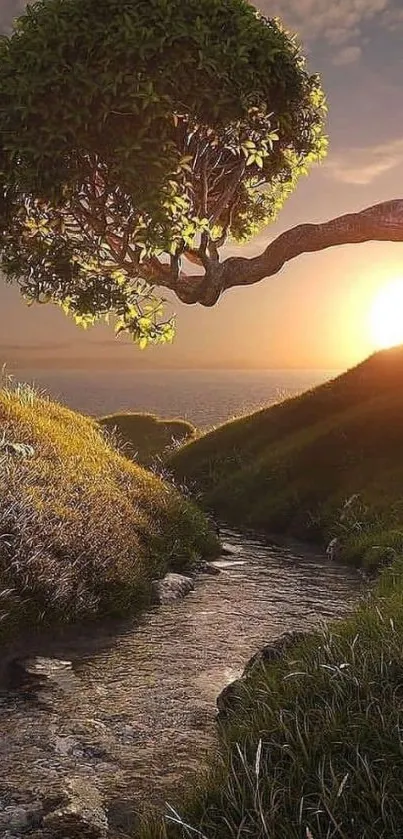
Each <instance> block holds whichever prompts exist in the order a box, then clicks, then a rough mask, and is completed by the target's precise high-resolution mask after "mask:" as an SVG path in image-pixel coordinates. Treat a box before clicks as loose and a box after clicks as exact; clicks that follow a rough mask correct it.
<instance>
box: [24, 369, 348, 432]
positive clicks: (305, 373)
mask: <svg viewBox="0 0 403 839" xmlns="http://www.w3.org/2000/svg"><path fill="white" fill-rule="evenodd" d="M339 372H340V371H337V370H141V371H138V370H136V371H133V372H127V371H124V372H123V371H122V372H111V371H110V370H109V371H105V372H100V371H96V372H94V371H88V370H86V371H83V370H68V371H66V370H63V371H57V372H56V371H53V370H52V371H49V370H19V371H18V380H19V381H27V382H30V383H34V384H35V385H36V386H37V387H38V388H40V389H43V390H45V391H46V392H47V393H48V394H49V395H50V396H51V397H52V398H53V399H57V400H58V401H60V402H62V403H64V404H65V405H67V406H69V407H70V408H73V409H74V410H77V411H81V412H83V413H85V414H90V415H92V416H102V415H104V414H109V413H115V412H119V411H144V412H149V413H152V414H157V415H158V416H160V417H164V418H169V417H182V418H183V419H187V420H189V421H190V422H192V423H193V424H194V425H196V426H197V427H198V428H200V429H206V428H211V427H213V426H215V425H218V424H219V423H222V422H225V421H226V420H229V419H232V418H233V417H238V416H241V415H243V414H247V413H250V412H251V411H255V410H257V409H259V408H262V407H265V406H268V405H272V404H274V403H275V402H279V401H281V400H283V399H286V398H287V397H289V396H294V395H296V394H298V393H301V392H302V391H304V390H308V389H309V388H311V387H314V386H315V385H317V384H320V383H322V382H324V381H326V380H328V379H331V378H334V376H336V375H337V374H338V373H339Z"/></svg>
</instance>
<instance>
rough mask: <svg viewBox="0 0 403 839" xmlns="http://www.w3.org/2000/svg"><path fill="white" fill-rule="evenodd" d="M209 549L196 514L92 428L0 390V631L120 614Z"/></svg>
mask: <svg viewBox="0 0 403 839" xmlns="http://www.w3.org/2000/svg"><path fill="white" fill-rule="evenodd" d="M215 550H216V542H215V537H214V536H213V535H212V534H211V533H210V531H209V528H208V524H207V522H206V520H205V518H204V517H203V515H202V514H201V513H200V512H199V511H198V510H197V509H196V508H195V507H194V506H193V505H192V504H191V503H190V502H188V501H187V500H186V499H184V498H183V497H182V496H181V495H180V494H179V492H177V491H176V490H175V489H174V488H173V487H172V486H170V485H168V484H166V483H164V482H163V481H161V480H160V479H159V478H157V477H156V476H154V475H152V474H151V473H149V472H147V471H146V470H144V469H142V468H141V467H139V466H137V465H135V464H134V463H131V462H130V461H128V460H127V459H126V458H125V457H123V456H122V455H120V454H119V453H118V452H117V451H116V450H115V449H114V448H113V447H112V446H111V445H110V444H109V443H108V442H107V441H106V440H105V438H104V436H103V434H102V432H101V430H100V429H99V427H98V425H97V423H96V422H95V421H93V420H91V419H90V418H87V417H84V416H81V415H79V414H77V413H74V412H73V411H70V410H68V409H67V408H64V407H63V406H61V405H58V404H56V403H54V402H51V401H50V400H49V399H47V398H46V397H44V396H41V395H38V394H37V393H35V392H34V391H33V390H32V389H31V388H29V387H21V386H18V387H16V388H3V389H2V390H1V391H0V589H2V590H3V591H6V592H7V594H3V612H4V614H5V615H6V616H7V617H5V618H4V619H3V626H4V627H8V628H10V622H17V623H18V622H20V620H21V619H29V620H44V619H50V618H52V619H55V618H57V619H62V620H72V619H78V618H84V617H88V616H91V615H95V614H98V613H116V612H118V613H120V612H122V611H124V610H126V609H128V608H129V607H130V606H133V605H134V604H135V603H136V602H139V601H140V600H141V599H142V597H143V596H146V595H147V591H148V584H149V581H150V580H151V579H152V578H153V577H156V576H160V575H162V574H163V573H164V572H165V570H166V569H167V568H168V567H170V568H175V569H179V568H182V567H185V566H188V565H189V564H191V563H192V560H194V558H195V557H196V556H198V555H206V554H209V553H211V552H214V551H215Z"/></svg>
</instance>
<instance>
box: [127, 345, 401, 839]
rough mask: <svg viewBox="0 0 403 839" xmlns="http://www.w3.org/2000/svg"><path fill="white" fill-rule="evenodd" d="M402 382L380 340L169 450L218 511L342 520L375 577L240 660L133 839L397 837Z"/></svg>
mask: <svg viewBox="0 0 403 839" xmlns="http://www.w3.org/2000/svg"><path fill="white" fill-rule="evenodd" d="M402 384H403V349H402V348H398V349H396V350H393V351H388V352H382V353H379V354H377V355H376V356H373V357H372V358H370V359H369V360H368V361H367V362H364V364H362V365H360V366H359V367H357V368H355V369H354V370H352V371H350V372H349V373H347V374H345V375H344V376H341V377H339V378H338V379H336V380H335V381H334V382H330V383H328V384H326V385H324V386H322V387H319V388H316V389H315V390H313V391H311V392H310V393H308V394H304V395H303V396H301V397H298V398H297V399H292V400H289V401H287V402H285V403H283V404H282V405H279V406H276V407H273V408H269V409H267V410H264V411H259V412H258V413H257V414H253V415H252V416H251V417H248V418H245V419H242V420H239V421H236V422H231V423H228V424H227V425H225V426H223V427H222V428H220V429H218V430H217V431H215V432H213V433H210V434H208V435H206V436H205V437H203V438H202V439H200V440H198V441H196V442H195V443H191V444H190V445H187V446H185V447H184V448H183V450H181V451H179V452H177V453H176V454H175V456H174V457H173V458H172V459H171V463H172V465H173V466H174V468H175V470H176V472H177V474H179V475H181V476H182V477H183V476H186V479H187V480H190V481H191V482H192V481H193V482H194V483H195V485H196V486H197V487H198V488H199V490H202V491H203V492H204V493H205V503H206V504H207V506H210V507H213V509H215V510H216V511H217V512H219V513H220V514H221V515H223V516H225V517H226V518H228V519H230V520H233V521H240V520H241V521H242V520H243V521H246V522H248V523H249V524H254V525H259V526H263V527H267V528H268V529H278V530H283V531H285V530H288V529H289V530H291V531H292V532H297V533H299V534H303V535H308V536H312V535H313V536H314V537H315V538H329V536H334V535H335V534H337V536H338V538H339V540H340V543H341V544H342V547H343V552H344V556H345V558H347V559H349V560H351V561H354V562H364V563H365V564H367V565H369V566H371V567H377V568H378V569H379V576H378V581H377V584H376V586H375V588H374V589H373V590H372V592H371V595H369V596H368V597H367V599H366V601H365V602H363V603H361V604H360V605H359V606H358V607H357V608H356V610H355V612H354V613H353V614H352V615H351V616H350V617H349V618H348V619H345V620H343V621H341V622H339V623H333V624H331V625H329V626H326V627H324V628H323V629H322V630H321V631H318V632H316V633H314V634H311V635H309V636H307V637H306V638H305V639H304V640H303V641H302V642H299V643H298V644H295V645H294V646H293V647H292V648H290V649H288V650H287V651H286V653H285V654H284V657H283V658H282V659H281V660H279V661H276V662H273V663H271V664H266V665H264V664H261V665H260V666H257V667H255V668H253V669H252V670H250V671H249V674H248V676H247V677H245V679H244V680H242V681H241V682H240V683H239V684H238V686H237V689H236V697H235V698H236V701H235V703H234V704H233V706H232V708H231V710H230V711H229V712H228V714H227V718H226V719H224V721H223V722H221V723H220V726H219V735H220V740H219V749H218V750H217V752H218V753H217V754H216V755H215V756H212V758H211V760H210V765H209V767H208V768H207V770H206V771H205V772H204V774H202V775H200V778H199V782H198V783H193V787H192V789H191V790H189V792H188V794H187V795H185V796H184V797H183V796H182V797H181V798H180V799H179V800H175V799H173V800H171V801H170V802H169V806H168V807H167V811H166V814H165V817H157V816H155V815H154V816H151V815H150V816H149V817H147V818H144V820H143V822H142V824H141V825H140V826H136V827H134V828H133V835H135V836H136V839H192V837H193V838H194V837H199V839H402V837H403V785H402V778H403V516H402V503H403V423H402V416H403V388H402ZM386 563H387V564H386ZM383 566H385V567H383Z"/></svg>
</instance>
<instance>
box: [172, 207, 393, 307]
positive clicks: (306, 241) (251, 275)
mask: <svg viewBox="0 0 403 839" xmlns="http://www.w3.org/2000/svg"><path fill="white" fill-rule="evenodd" d="M369 241H378V242H403V199H402V198H400V199H399V198H398V199H395V200H393V201H385V202H383V203H381V204H375V205H374V206H373V207H368V208H367V209H365V210H362V211H361V212H359V213H349V214H346V215H344V216H339V217H338V218H334V219H331V220H330V221H326V222H323V223H322V224H301V225H298V227H293V228H291V229H290V230H287V231H286V232H285V233H282V234H281V235H280V236H278V237H277V239H274V241H273V242H271V243H270V244H269V245H268V247H267V248H266V249H265V250H264V251H263V253H262V254H260V255H259V256H255V257H252V258H246V257H229V258H228V259H226V260H224V262H222V263H216V262H214V261H211V262H210V264H209V266H208V269H207V270H206V272H205V274H204V276H189V277H188V276H186V275H183V274H181V275H180V276H179V277H178V278H177V280H176V281H175V280H173V278H170V279H169V280H168V282H169V285H168V284H167V285H168V287H169V288H171V289H172V291H174V292H175V294H176V295H177V296H178V297H179V299H180V300H182V301H183V302H184V303H201V304H202V305H203V306H214V304H215V303H216V302H217V300H218V298H219V297H220V295H221V294H222V293H223V292H224V291H226V290H227V289H229V288H234V287H236V286H247V285H253V284H254V283H258V282H260V280H263V279H264V278H265V277H272V276H274V275H275V274H278V272H279V271H280V270H281V268H282V267H283V266H284V265H285V263H286V262H289V261H290V260H292V259H295V258H296V257H297V256H299V255H300V254H303V253H313V252H315V251H321V250H325V249H326V248H331V247H335V246H336V245H347V244H355V243H359V242H369ZM167 279H168V278H167ZM162 284H163V285H165V283H162Z"/></svg>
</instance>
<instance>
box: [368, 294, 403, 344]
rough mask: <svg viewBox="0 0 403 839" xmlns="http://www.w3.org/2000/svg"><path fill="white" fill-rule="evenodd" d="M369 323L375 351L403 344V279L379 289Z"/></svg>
mask: <svg viewBox="0 0 403 839" xmlns="http://www.w3.org/2000/svg"><path fill="white" fill-rule="evenodd" d="M369 322H370V330H371V335H372V340H373V342H374V347H375V349H377V350H383V349H387V348H388V347H395V346H397V345H398V344H403V277H398V278H396V279H394V280H391V281H389V282H388V283H387V284H386V285H384V286H382V288H380V289H379V291H378V292H377V294H376V296H375V297H374V300H373V302H372V306H371V309H370V318H369Z"/></svg>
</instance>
